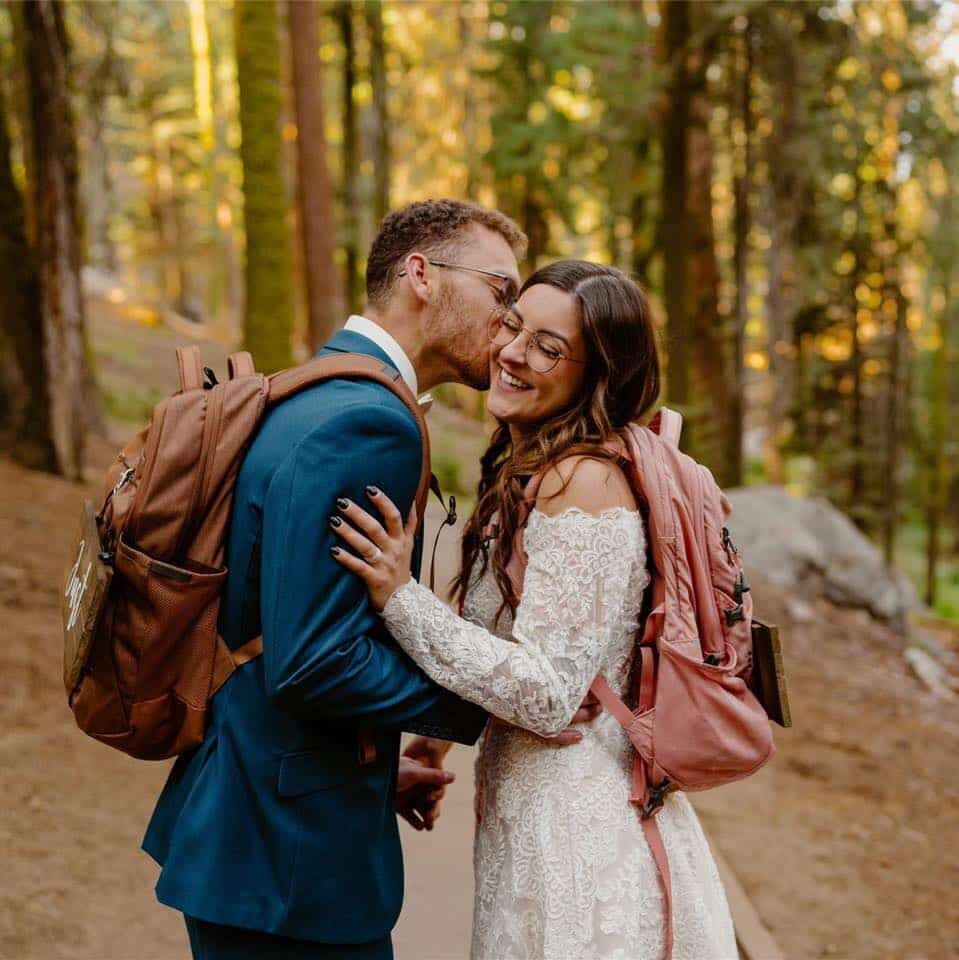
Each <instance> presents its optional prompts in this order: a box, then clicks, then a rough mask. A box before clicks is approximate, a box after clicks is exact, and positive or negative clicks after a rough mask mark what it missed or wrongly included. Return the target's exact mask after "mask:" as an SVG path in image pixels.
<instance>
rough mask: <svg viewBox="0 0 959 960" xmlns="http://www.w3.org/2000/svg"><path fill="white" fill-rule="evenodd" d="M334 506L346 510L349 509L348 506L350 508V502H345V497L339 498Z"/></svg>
mask: <svg viewBox="0 0 959 960" xmlns="http://www.w3.org/2000/svg"><path fill="white" fill-rule="evenodd" d="M336 505H337V506H338V507H339V508H340V509H341V510H348V509H349V506H350V501H349V500H347V499H346V497H340V498H339V499H338V500H337V501H336Z"/></svg>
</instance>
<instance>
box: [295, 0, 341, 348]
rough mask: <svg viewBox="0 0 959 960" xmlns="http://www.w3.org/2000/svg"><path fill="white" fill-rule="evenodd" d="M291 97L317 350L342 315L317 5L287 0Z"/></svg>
mask: <svg viewBox="0 0 959 960" xmlns="http://www.w3.org/2000/svg"><path fill="white" fill-rule="evenodd" d="M288 10H289V29H290V50H291V53H292V59H293V99H294V103H295V107H296V128H297V136H296V156H297V173H298V176H297V193H298V197H299V210H300V218H299V219H300V232H301V237H302V243H303V259H304V261H305V265H306V269H305V271H304V272H305V274H306V302H307V311H308V314H309V341H310V346H311V348H312V350H314V351H315V350H318V349H319V348H320V347H321V346H322V345H323V344H324V343H326V341H327V340H329V338H330V337H331V336H332V335H333V332H334V330H336V329H337V327H339V326H340V325H341V324H342V322H343V320H344V319H345V317H344V315H343V298H342V295H341V293H340V283H339V276H338V274H337V270H336V260H335V254H336V229H335V219H334V213H333V210H334V197H333V181H332V179H331V177H330V170H329V166H328V164H327V160H326V131H325V129H324V122H325V121H324V106H323V67H322V64H321V63H320V55H319V43H320V39H319V37H320V35H319V28H320V7H319V6H318V5H317V4H314V3H301V2H299V0H290V2H289V7H288Z"/></svg>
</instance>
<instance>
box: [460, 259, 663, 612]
mask: <svg viewBox="0 0 959 960" xmlns="http://www.w3.org/2000/svg"><path fill="white" fill-rule="evenodd" d="M540 283H545V284H548V285H549V286H551V287H556V288H557V289H558V290H562V291H564V292H565V293H568V294H570V295H571V296H572V297H573V298H574V299H575V300H576V302H577V304H578V306H579V313H580V319H581V320H582V324H583V339H584V341H585V343H586V356H587V362H586V371H585V378H584V380H583V387H582V392H581V393H580V395H579V396H578V398H577V399H575V400H574V402H573V404H572V406H570V407H567V408H566V409H565V410H561V411H558V412H557V413H556V414H555V415H554V416H553V417H552V418H550V419H549V420H546V421H544V422H543V423H541V424H540V425H539V427H538V429H537V430H535V431H532V432H530V433H529V434H527V435H525V436H524V437H523V438H522V439H521V440H520V441H519V442H517V444H516V445H515V446H514V444H513V442H512V439H511V436H510V431H509V425H508V424H507V423H506V422H505V421H502V420H501V421H499V423H498V425H497V427H496V430H495V431H494V433H493V436H492V438H491V440H490V444H489V447H488V448H487V450H486V452H485V453H484V454H483V457H482V460H481V461H480V463H481V466H482V476H481V477H480V482H479V488H478V491H477V504H476V510H475V511H474V512H473V515H472V516H471V517H470V519H469V521H468V522H467V524H466V529H465V530H464V532H463V549H462V563H461V566H460V573H459V576H457V577H456V579H455V580H454V581H453V588H454V590H455V592H456V594H457V596H458V597H459V598H460V599H461V600H462V598H463V596H464V594H465V592H466V587H467V585H468V584H469V582H470V579H471V571H472V569H473V565H474V564H475V563H476V561H477V559H478V558H479V557H480V556H482V563H483V566H482V571H483V572H485V570H486V567H487V565H488V564H490V563H492V567H493V573H494V576H495V578H496V582H497V584H498V586H499V588H500V592H501V593H502V595H503V604H502V605H501V607H500V610H499V612H498V613H497V617H499V615H500V614H501V613H502V612H503V610H504V609H506V607H507V606H508V607H509V608H510V610H512V611H513V612H514V613H515V611H516V606H517V604H518V602H519V600H518V597H516V596H514V594H513V588H512V585H511V583H510V580H509V577H508V576H507V574H506V567H507V564H508V563H509V559H510V556H511V554H512V550H513V537H514V535H515V533H516V527H517V524H518V523H519V512H520V511H519V506H520V501H521V500H522V492H523V487H524V484H525V481H526V479H527V478H528V477H530V476H532V475H533V474H535V473H539V472H541V471H543V470H544V469H545V468H546V467H547V466H549V465H553V464H556V463H558V462H559V461H560V460H563V459H564V458H566V457H570V456H574V455H577V454H587V455H589V456H592V457H601V458H612V456H613V455H612V454H610V453H608V452H606V451H604V450H602V449H601V446H602V444H603V443H604V442H606V441H607V440H610V439H612V438H613V437H614V436H615V435H616V433H617V431H618V430H621V429H622V428H623V427H625V426H626V425H627V424H628V423H630V422H632V421H635V420H641V419H642V418H643V417H644V416H645V415H646V414H647V413H648V412H649V410H650V408H651V407H652V406H653V404H654V403H655V402H656V400H657V398H658V397H659V391H660V371H659V354H658V352H657V349H656V332H655V328H654V327H653V322H652V319H651V317H650V311H649V304H648V302H647V300H646V295H645V294H644V293H643V290H642V288H641V287H640V286H639V284H637V283H635V282H634V281H633V280H631V279H630V278H629V277H627V276H626V274H624V273H623V272H622V271H621V270H617V269H616V268H615V267H606V266H603V265H602V264H598V263H588V262H587V261H584V260H560V261H558V262H556V263H551V264H550V265H549V266H547V267H543V268H542V269H540V270H537V271H536V272H535V273H534V274H533V275H532V276H530V278H529V279H528V280H527V281H526V283H524V284H523V288H522V290H521V291H520V294H522V293H523V291H525V290H528V289H529V288H530V287H532V286H535V285H536V284H540ZM494 513H498V520H497V527H498V530H497V549H496V550H495V551H494V553H493V555H492V560H490V556H489V553H488V552H487V550H486V547H485V545H484V542H483V529H484V527H486V526H487V525H488V524H489V522H490V520H491V518H492V516H493V514H494Z"/></svg>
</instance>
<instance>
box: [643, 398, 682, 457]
mask: <svg viewBox="0 0 959 960" xmlns="http://www.w3.org/2000/svg"><path fill="white" fill-rule="evenodd" d="M649 429H650V430H652V431H653V433H658V434H659V435H660V436H661V437H662V438H663V439H664V440H665V441H666V442H667V443H671V444H672V445H673V446H674V447H678V446H679V437H680V434H681V433H682V432H683V415H682V414H681V413H678V412H677V411H676V410H670V409H669V407H660V408H659V411H658V412H657V414H656V416H655V417H653V419H652V420H650V421H649Z"/></svg>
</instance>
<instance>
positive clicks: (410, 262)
mask: <svg viewBox="0 0 959 960" xmlns="http://www.w3.org/2000/svg"><path fill="white" fill-rule="evenodd" d="M403 272H404V273H405V275H406V282H407V283H408V284H409V288H410V291H411V292H412V294H413V296H414V297H416V299H417V300H421V301H422V302H423V303H427V302H429V300H430V298H431V296H432V295H433V292H434V290H433V283H432V280H431V278H430V275H429V261H428V260H427V259H426V257H424V256H423V254H422V253H411V254H410V255H409V256H408V257H407V258H406V262H405V264H404V271H403Z"/></svg>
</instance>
